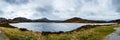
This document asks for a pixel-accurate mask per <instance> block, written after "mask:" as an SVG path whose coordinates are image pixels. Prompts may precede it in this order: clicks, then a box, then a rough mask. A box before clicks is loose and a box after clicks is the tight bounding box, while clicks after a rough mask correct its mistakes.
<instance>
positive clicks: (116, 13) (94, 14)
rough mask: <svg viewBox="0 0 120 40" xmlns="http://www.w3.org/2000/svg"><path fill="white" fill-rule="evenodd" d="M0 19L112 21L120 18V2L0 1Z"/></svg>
mask: <svg viewBox="0 0 120 40" xmlns="http://www.w3.org/2000/svg"><path fill="white" fill-rule="evenodd" d="M0 17H5V18H15V17H26V18H30V19H37V18H48V19H53V20H65V19H69V18H73V17H80V18H84V19H92V20H114V19H119V18H120V0H0Z"/></svg>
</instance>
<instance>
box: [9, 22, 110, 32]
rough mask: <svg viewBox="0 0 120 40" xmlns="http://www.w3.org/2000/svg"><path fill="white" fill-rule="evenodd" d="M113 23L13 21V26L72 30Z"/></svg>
mask: <svg viewBox="0 0 120 40" xmlns="http://www.w3.org/2000/svg"><path fill="white" fill-rule="evenodd" d="M107 24H111V23H92V24H91V23H13V24H10V25H12V26H15V27H18V28H26V29H28V30H32V31H38V32H42V31H45V32H59V31H63V32H66V31H71V30H74V29H77V28H79V27H81V26H84V25H107Z"/></svg>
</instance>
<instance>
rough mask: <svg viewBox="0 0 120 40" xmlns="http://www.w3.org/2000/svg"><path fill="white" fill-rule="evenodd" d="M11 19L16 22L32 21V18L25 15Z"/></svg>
mask: <svg viewBox="0 0 120 40" xmlns="http://www.w3.org/2000/svg"><path fill="white" fill-rule="evenodd" d="M9 20H11V21H14V22H31V21H32V20H31V19H27V18H24V17H16V18H14V19H9Z"/></svg>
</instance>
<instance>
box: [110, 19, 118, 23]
mask: <svg viewBox="0 0 120 40" xmlns="http://www.w3.org/2000/svg"><path fill="white" fill-rule="evenodd" d="M109 22H114V23H120V19H116V20H111V21H109Z"/></svg>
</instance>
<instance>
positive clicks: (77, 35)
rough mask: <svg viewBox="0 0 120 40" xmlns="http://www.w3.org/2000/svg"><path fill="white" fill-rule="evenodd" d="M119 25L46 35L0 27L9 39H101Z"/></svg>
mask: <svg viewBox="0 0 120 40" xmlns="http://www.w3.org/2000/svg"><path fill="white" fill-rule="evenodd" d="M119 26H120V24H114V25H107V26H98V27H95V28H91V29H87V30H82V31H73V32H72V33H62V34H48V35H42V33H38V32H32V31H20V30H18V29H17V28H5V27H0V29H2V31H4V33H5V34H6V35H7V36H8V37H9V38H10V39H11V40H103V39H104V38H105V37H106V36H107V35H109V34H111V33H112V32H114V31H115V30H114V29H113V28H115V27H119Z"/></svg>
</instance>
